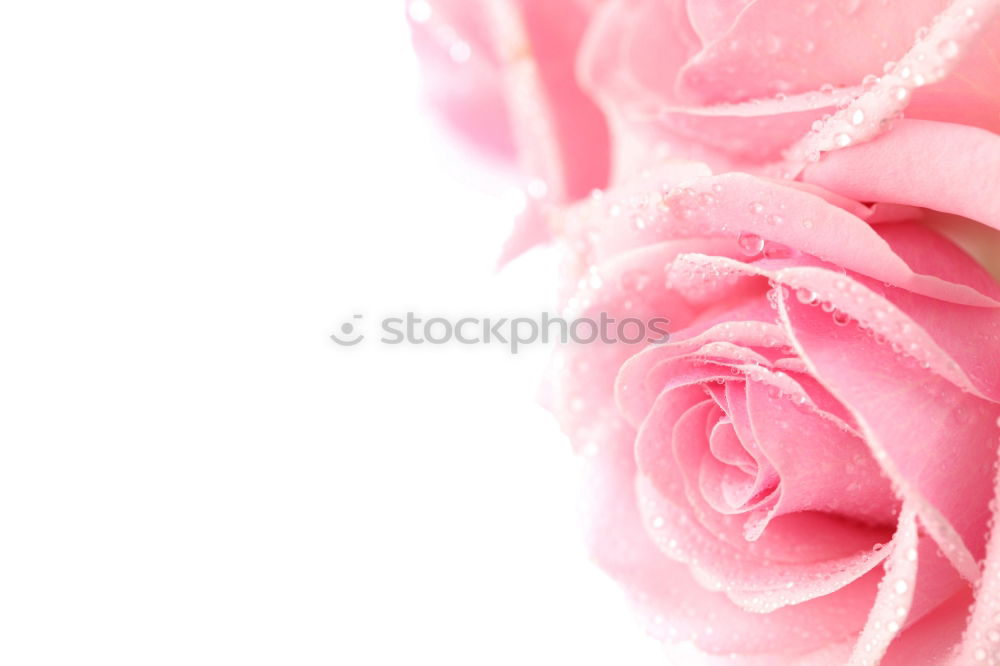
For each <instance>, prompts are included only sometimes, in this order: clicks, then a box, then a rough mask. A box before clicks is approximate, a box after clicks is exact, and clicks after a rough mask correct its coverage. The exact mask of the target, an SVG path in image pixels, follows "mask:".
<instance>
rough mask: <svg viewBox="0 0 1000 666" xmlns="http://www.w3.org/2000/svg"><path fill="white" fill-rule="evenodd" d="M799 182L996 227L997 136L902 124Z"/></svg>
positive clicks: (999, 223) (999, 221)
mask: <svg viewBox="0 0 1000 666" xmlns="http://www.w3.org/2000/svg"><path fill="white" fill-rule="evenodd" d="M901 173H905V174H906V177H905V178H900V177H899V174H901ZM803 178H804V179H805V180H806V181H807V182H810V183H815V184H817V185H821V186H823V187H825V188H827V189H831V190H835V191H837V192H840V193H841V194H843V195H845V196H849V197H852V198H854V199H857V200H859V201H882V202H889V203H900V204H908V205H912V206H923V207H925V208H933V209H934V210H939V211H943V212H947V213H954V214H956V215H962V216H965V217H968V218H972V219H974V220H978V221H980V222H982V223H984V224H988V225H990V226H991V227H993V228H995V229H1000V198H998V197H997V196H996V184H997V183H998V182H1000V136H997V135H996V134H993V133H992V132H988V131H986V130H982V129H979V128H977V127H967V126H964V125H955V124H952V123H940V122H933V121H929V120H904V121H902V122H900V123H898V124H897V126H896V127H895V129H893V131H892V132H889V133H888V134H886V135H884V136H882V137H879V138H878V139H877V140H876V141H871V142H869V143H865V144H861V145H858V146H853V147H850V148H845V149H843V150H839V151H836V152H834V153H830V154H829V155H827V156H825V157H824V158H823V160H821V161H820V162H819V163H817V164H813V165H811V166H809V167H808V168H807V169H806V170H805V172H804V173H803Z"/></svg>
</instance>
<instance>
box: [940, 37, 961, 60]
mask: <svg viewBox="0 0 1000 666" xmlns="http://www.w3.org/2000/svg"><path fill="white" fill-rule="evenodd" d="M938 53H940V54H941V57H942V58H944V59H946V60H951V59H952V58H954V57H955V56H957V55H958V42H956V41H955V40H954V39H946V40H944V41H943V42H941V43H940V44H938Z"/></svg>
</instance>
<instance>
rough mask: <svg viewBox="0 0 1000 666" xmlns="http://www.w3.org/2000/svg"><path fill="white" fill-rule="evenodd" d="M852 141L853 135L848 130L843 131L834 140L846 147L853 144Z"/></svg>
mask: <svg viewBox="0 0 1000 666" xmlns="http://www.w3.org/2000/svg"><path fill="white" fill-rule="evenodd" d="M851 141H852V139H851V135H850V134H848V133H846V132H841V133H840V134H838V135H837V136H835V137H833V142H834V143H835V144H837V145H838V146H840V147H841V148H846V147H847V146H849V145H851Z"/></svg>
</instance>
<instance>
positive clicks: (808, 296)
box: [795, 287, 819, 305]
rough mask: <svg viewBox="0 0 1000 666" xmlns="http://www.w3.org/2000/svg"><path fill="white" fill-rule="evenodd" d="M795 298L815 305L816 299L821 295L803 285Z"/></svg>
mask: <svg viewBox="0 0 1000 666" xmlns="http://www.w3.org/2000/svg"><path fill="white" fill-rule="evenodd" d="M795 298H797V299H798V300H799V303H804V304H805V305H815V304H816V301H818V300H819V295H818V294H817V293H816V292H815V291H813V290H811V289H806V288H805V287H803V288H802V289H799V290H797V291H796V292H795Z"/></svg>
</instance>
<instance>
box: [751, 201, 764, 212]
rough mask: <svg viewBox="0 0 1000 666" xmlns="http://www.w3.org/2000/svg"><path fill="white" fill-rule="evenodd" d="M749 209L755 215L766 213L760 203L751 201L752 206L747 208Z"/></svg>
mask: <svg viewBox="0 0 1000 666" xmlns="http://www.w3.org/2000/svg"><path fill="white" fill-rule="evenodd" d="M747 208H749V209H750V212H751V213H753V214H755V215H760V214H761V213H762V212H764V204H762V203H761V202H759V201H751V202H750V205H749V206H747Z"/></svg>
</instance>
